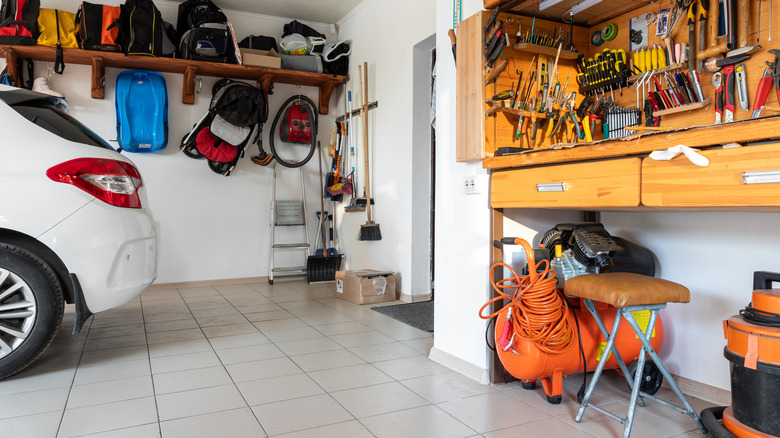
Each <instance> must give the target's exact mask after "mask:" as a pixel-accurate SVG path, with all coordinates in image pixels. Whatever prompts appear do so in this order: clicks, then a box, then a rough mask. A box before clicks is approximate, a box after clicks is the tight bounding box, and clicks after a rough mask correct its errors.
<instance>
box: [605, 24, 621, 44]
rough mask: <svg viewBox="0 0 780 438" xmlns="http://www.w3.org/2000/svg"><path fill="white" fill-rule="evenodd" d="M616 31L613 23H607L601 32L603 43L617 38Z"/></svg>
mask: <svg viewBox="0 0 780 438" xmlns="http://www.w3.org/2000/svg"><path fill="white" fill-rule="evenodd" d="M617 30H618V28H617V26H615V24H614V23H609V24H607V25H606V26H604V29H603V30H602V31H601V36H602V38H604V41H612V40H614V39H615V37H616V36H617Z"/></svg>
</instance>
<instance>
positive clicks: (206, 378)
mask: <svg viewBox="0 0 780 438" xmlns="http://www.w3.org/2000/svg"><path fill="white" fill-rule="evenodd" d="M231 383H233V382H232V380H231V379H230V376H229V375H228V373H227V371H225V368H224V367H221V366H216V367H209V368H198V369H194V370H186V371H175V372H172V373H163V374H155V375H154V392H155V393H156V394H170V393H172V392H181V391H189V390H192V389H201V388H209V387H212V386H223V385H229V384H231Z"/></svg>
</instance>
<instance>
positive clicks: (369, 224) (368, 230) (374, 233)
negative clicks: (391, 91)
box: [358, 62, 382, 240]
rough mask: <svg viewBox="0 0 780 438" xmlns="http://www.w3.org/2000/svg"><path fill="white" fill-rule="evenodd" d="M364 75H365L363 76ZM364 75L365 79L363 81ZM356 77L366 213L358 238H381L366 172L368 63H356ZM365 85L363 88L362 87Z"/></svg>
mask: <svg viewBox="0 0 780 438" xmlns="http://www.w3.org/2000/svg"><path fill="white" fill-rule="evenodd" d="M364 75H365V76H364ZM364 77H365V81H364ZM358 79H360V83H359V85H360V105H361V106H362V107H363V111H362V112H363V114H362V117H361V119H362V122H363V129H362V131H363V168H364V169H363V179H364V180H365V186H366V214H367V216H368V220H367V221H366V223H365V224H363V225H361V226H360V235H359V236H358V240H382V231H380V230H379V224H377V223H375V222H374V221H373V220H372V217H371V177H370V176H369V172H368V63H367V62H364V63H363V71H362V72H361V71H360V65H358ZM363 87H365V88H363Z"/></svg>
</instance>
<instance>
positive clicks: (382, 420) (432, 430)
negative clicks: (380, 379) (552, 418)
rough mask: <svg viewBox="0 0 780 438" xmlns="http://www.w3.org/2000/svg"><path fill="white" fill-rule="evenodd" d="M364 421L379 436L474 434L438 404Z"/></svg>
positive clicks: (446, 437) (438, 437) (447, 437)
mask: <svg viewBox="0 0 780 438" xmlns="http://www.w3.org/2000/svg"><path fill="white" fill-rule="evenodd" d="M360 421H361V423H363V425H364V426H366V427H367V428H368V430H369V431H371V433H373V434H374V435H376V436H377V437H379V438H406V437H412V436H419V437H426V438H461V437H462V438H465V437H470V436H473V435H474V431H473V430H472V429H471V428H469V427H468V426H466V425H465V424H463V423H461V422H460V421H458V420H456V419H455V418H452V417H451V416H450V415H449V414H447V413H445V412H444V411H442V410H441V409H439V408H437V407H436V406H421V407H419V408H413V409H406V410H403V411H398V412H392V413H389V414H383V415H377V416H375V417H368V418H363V419H362V420H360ZM518 436H524V435H518ZM529 436H530V435H529ZM558 436H564V435H558Z"/></svg>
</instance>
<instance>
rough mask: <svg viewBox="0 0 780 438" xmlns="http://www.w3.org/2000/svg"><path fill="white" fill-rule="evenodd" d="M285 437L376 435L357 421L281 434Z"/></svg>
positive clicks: (364, 437) (358, 437) (359, 437)
mask: <svg viewBox="0 0 780 438" xmlns="http://www.w3.org/2000/svg"><path fill="white" fill-rule="evenodd" d="M279 437H283V438H373V437H374V435H373V434H372V433H371V432H369V431H368V429H366V428H365V427H363V425H362V424H360V423H359V422H357V421H347V422H344V423H338V424H332V425H330V426H322V427H315V428H313V429H307V430H303V431H300V432H292V433H286V434H284V435H279Z"/></svg>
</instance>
